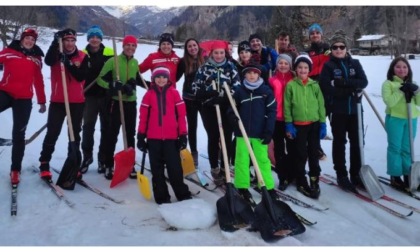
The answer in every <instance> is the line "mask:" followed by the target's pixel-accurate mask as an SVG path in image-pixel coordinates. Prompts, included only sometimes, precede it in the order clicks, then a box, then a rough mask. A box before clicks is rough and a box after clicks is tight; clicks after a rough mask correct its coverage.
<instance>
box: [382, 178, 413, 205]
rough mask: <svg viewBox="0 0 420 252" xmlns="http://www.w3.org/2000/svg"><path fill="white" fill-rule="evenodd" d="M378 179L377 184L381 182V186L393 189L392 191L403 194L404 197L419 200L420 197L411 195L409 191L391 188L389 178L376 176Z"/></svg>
mask: <svg viewBox="0 0 420 252" xmlns="http://www.w3.org/2000/svg"><path fill="white" fill-rule="evenodd" d="M378 179H379V182H381V183H382V184H384V185H387V186H389V187H391V188H392V189H394V190H397V191H399V192H402V193H404V194H406V195H408V196H410V197H412V198H414V199H416V200H420V196H418V195H417V194H415V193H412V192H410V191H406V190H404V189H403V188H397V187H393V186H392V185H391V181H390V179H389V178H386V177H382V176H378Z"/></svg>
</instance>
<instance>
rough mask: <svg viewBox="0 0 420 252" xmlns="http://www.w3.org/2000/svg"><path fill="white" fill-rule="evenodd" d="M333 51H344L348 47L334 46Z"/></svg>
mask: <svg viewBox="0 0 420 252" xmlns="http://www.w3.org/2000/svg"><path fill="white" fill-rule="evenodd" d="M331 49H333V50H337V49H340V50H344V49H346V46H344V45H340V46H336V45H334V46H331Z"/></svg>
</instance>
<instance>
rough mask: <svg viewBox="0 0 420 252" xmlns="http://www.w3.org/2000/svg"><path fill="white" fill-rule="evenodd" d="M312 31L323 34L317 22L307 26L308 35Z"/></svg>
mask: <svg viewBox="0 0 420 252" xmlns="http://www.w3.org/2000/svg"><path fill="white" fill-rule="evenodd" d="M314 31H318V32H319V33H321V35H323V32H322V28H321V26H320V25H319V24H317V23H314V24H312V25H311V26H309V29H308V33H309V35H311V33H312V32H314Z"/></svg>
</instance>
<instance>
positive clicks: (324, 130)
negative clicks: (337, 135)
mask: <svg viewBox="0 0 420 252" xmlns="http://www.w3.org/2000/svg"><path fill="white" fill-rule="evenodd" d="M326 136H327V124H326V123H320V124H319V139H324V138H325V137H326Z"/></svg>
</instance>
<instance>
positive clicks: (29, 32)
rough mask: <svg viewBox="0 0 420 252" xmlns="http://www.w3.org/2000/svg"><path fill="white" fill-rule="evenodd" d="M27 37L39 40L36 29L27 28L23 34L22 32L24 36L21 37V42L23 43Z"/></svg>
mask: <svg viewBox="0 0 420 252" xmlns="http://www.w3.org/2000/svg"><path fill="white" fill-rule="evenodd" d="M26 36H31V37H33V38H34V39H35V41H36V39H37V38H38V32H36V30H35V29H33V28H26V29H25V30H24V31H23V32H22V34H21V35H20V40H21V41H22V40H23V39H24V38H25V37H26Z"/></svg>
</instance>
